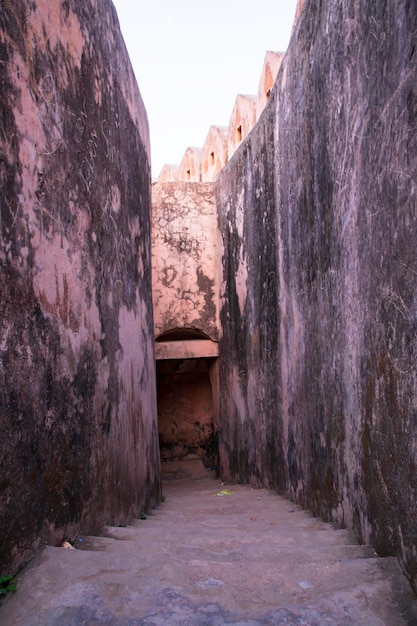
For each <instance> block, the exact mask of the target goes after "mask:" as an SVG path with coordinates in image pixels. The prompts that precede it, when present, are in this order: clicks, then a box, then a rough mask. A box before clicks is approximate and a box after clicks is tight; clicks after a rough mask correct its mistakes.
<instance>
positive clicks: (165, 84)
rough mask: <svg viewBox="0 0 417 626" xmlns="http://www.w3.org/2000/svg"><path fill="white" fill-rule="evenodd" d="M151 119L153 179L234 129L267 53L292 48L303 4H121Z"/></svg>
mask: <svg viewBox="0 0 417 626" xmlns="http://www.w3.org/2000/svg"><path fill="white" fill-rule="evenodd" d="M113 3H114V5H115V7H116V10H117V13H118V16H119V21H120V25H121V29H122V33H123V36H124V39H125V42H126V46H127V49H128V51H129V55H130V59H131V62H132V65H133V69H134V71H135V75H136V79H137V81H138V84H139V89H140V92H141V94H142V98H143V101H144V103H145V107H146V110H147V113H148V118H149V124H150V133H151V151H152V176H153V177H154V178H156V177H158V175H159V173H160V171H161V168H162V166H163V165H164V164H165V163H173V164H179V163H180V161H181V159H182V157H183V155H184V152H185V150H186V148H187V147H188V146H192V147H200V148H201V147H202V146H203V144H204V141H205V139H206V136H207V133H208V130H209V127H210V126H211V125H219V126H228V125H229V119H230V115H231V112H232V108H233V105H234V102H235V99H236V96H237V95H238V94H239V93H241V94H256V92H257V90H258V83H259V79H260V75H261V70H262V65H263V62H264V57H265V52H266V51H267V50H275V51H277V52H283V51H285V50H286V48H287V46H288V42H289V38H290V34H291V27H292V24H293V19H294V15H295V7H296V4H297V0H210V1H209V0H113Z"/></svg>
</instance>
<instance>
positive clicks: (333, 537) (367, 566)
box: [0, 461, 417, 626]
mask: <svg viewBox="0 0 417 626" xmlns="http://www.w3.org/2000/svg"><path fill="white" fill-rule="evenodd" d="M163 475H164V478H165V482H164V494H165V497H166V501H165V502H164V503H163V504H161V506H160V507H159V508H158V509H157V510H156V511H154V512H153V513H152V514H151V515H148V516H147V518H146V519H144V520H137V521H135V523H134V524H133V525H132V526H128V527H123V528H119V527H117V528H116V527H106V529H105V531H104V536H101V537H84V538H82V539H83V541H79V542H77V547H78V549H76V550H71V549H63V548H53V547H47V548H46V549H45V550H44V551H43V552H42V553H41V554H40V555H38V556H37V557H36V558H35V559H34V560H33V562H32V563H31V565H30V566H29V567H28V568H27V569H26V570H25V572H24V573H23V574H22V575H21V576H19V580H18V590H17V591H16V592H15V593H14V594H13V595H11V596H10V597H8V598H6V600H5V601H4V602H3V604H2V605H1V607H0V624H1V625H2V626H12V625H13V626H49V625H51V626H72V625H74V626H75V625H79V624H83V625H89V626H90V625H91V626H92V625H96V624H103V625H106V626H139V625H141V626H165V625H169V626H176V625H181V626H195V625H201V626H203V625H207V626H209V625H210V626H223V625H224V626H225V625H232V624H233V625H234V626H260V625H265V626H267V625H268V626H273V625H274V626H275V625H281V624H305V625H310V626H323V625H334V626H336V625H337V626H345V625H346V626H347V625H350V626H352V625H358V624H364V625H366V626H382V625H387V626H388V625H389V626H401V625H405V624H409V625H410V624H414V625H415V624H417V601H416V598H415V596H414V595H413V594H412V593H411V591H410V589H409V586H408V583H407V581H406V579H405V578H404V576H403V575H402V574H401V572H400V570H399V567H398V565H397V562H396V560H395V559H393V558H378V557H376V555H375V554H374V551H373V549H372V548H371V547H369V546H359V545H356V544H355V542H354V541H353V540H352V538H351V536H350V535H349V533H348V532H347V531H345V530H335V529H334V528H333V527H332V525H330V524H326V523H324V522H322V521H320V520H319V519H316V518H313V517H312V516H311V515H310V514H309V513H308V512H305V511H301V510H300V509H299V508H298V507H297V506H294V505H292V504H291V503H290V502H288V501H287V500H285V499H282V498H281V497H279V496H277V495H276V494H274V493H272V492H269V491H266V490H254V489H251V488H250V487H246V486H236V485H234V486H229V485H228V486H225V485H221V484H220V483H219V481H216V480H213V479H210V477H209V476H208V474H207V471H206V470H205V469H204V468H203V466H202V465H201V464H199V462H197V461H187V462H184V463H182V464H176V465H175V464H173V465H171V466H169V467H167V468H165V470H164V474H163ZM224 490H226V492H225V493H224V495H218V493H221V492H222V491H224ZM230 492H231V493H230Z"/></svg>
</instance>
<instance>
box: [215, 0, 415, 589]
mask: <svg viewBox="0 0 417 626" xmlns="http://www.w3.org/2000/svg"><path fill="white" fill-rule="evenodd" d="M299 5H300V7H299V8H300V15H299V18H298V21H297V22H296V24H295V27H294V30H293V35H292V40H291V44H290V47H289V49H288V51H287V53H286V55H285V58H284V60H283V62H282V65H281V68H280V71H279V74H278V80H277V83H276V84H275V87H274V89H273V90H272V93H271V97H270V99H269V102H268V104H267V106H266V109H265V111H264V113H263V114H262V116H261V118H260V120H259V122H258V124H257V125H256V126H255V128H254V129H253V130H252V132H251V133H250V134H249V136H248V138H247V139H246V140H245V141H244V142H242V145H241V146H240V147H239V149H238V150H237V152H236V153H235V154H234V156H233V157H232V159H231V160H229V162H228V163H227V164H226V166H225V167H224V168H223V170H222V171H221V172H220V174H219V176H218V179H217V183H216V194H217V205H218V210H219V231H220V234H221V237H222V247H223V250H222V252H221V258H222V277H221V283H222V284H223V285H224V289H223V291H222V300H221V308H220V319H221V328H222V335H221V338H220V358H219V362H220V377H219V380H220V415H221V421H220V424H219V445H220V458H221V467H222V472H223V476H224V478H225V479H226V480H230V481H234V480H239V481H242V482H250V483H253V484H255V485H259V484H261V485H268V486H270V487H273V488H278V489H279V490H280V491H281V492H286V493H288V494H289V495H291V496H292V497H294V498H295V499H296V501H298V502H300V503H301V504H303V505H304V506H306V507H310V508H311V509H312V510H313V512H314V513H315V514H318V515H322V516H323V517H324V518H325V519H327V520H335V521H337V522H338V523H339V524H341V525H345V526H347V527H349V528H353V530H354V531H355V532H356V534H357V536H358V538H359V539H360V540H361V541H363V542H365V543H372V544H373V545H374V546H375V548H376V550H377V551H378V552H379V553H380V554H394V555H396V556H398V557H399V558H400V560H401V561H402V563H403V565H404V566H405V568H406V571H407V573H408V576H409V577H410V579H411V580H412V581H413V582H414V585H416V584H417V558H416V553H415V545H416V540H417V536H416V526H415V519H416V515H417V499H416V484H417V483H416V475H417V472H416V470H417V447H416V441H417V431H416V428H417V427H416V420H415V407H416V405H417V394H416V389H417V385H416V382H417V381H416V369H415V366H414V364H415V359H416V349H417V338H416V333H415V307H416V301H417V290H416V281H415V277H416V275H417V260H416V255H415V242H416V236H417V232H416V228H417V221H416V208H417V207H416V184H415V180H416V160H415V154H416V150H415V140H416V115H417V109H416V106H415V103H416V101H417V97H416V96H417V94H416V81H415V77H416V75H417V55H416V54H415V24H416V23H417V7H416V5H415V4H414V3H407V2H402V1H400V0H396V1H394V2H391V3H389V5H387V4H381V5H379V4H378V5H376V4H375V3H374V4H372V3H363V2H359V1H355V2H352V3H349V6H347V5H346V6H345V5H342V4H340V3H321V4H320V3H319V4H317V3H314V2H308V1H307V0H306V2H305V3H302V2H300V3H299Z"/></svg>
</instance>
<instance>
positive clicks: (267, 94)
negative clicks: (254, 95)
mask: <svg viewBox="0 0 417 626" xmlns="http://www.w3.org/2000/svg"><path fill="white" fill-rule="evenodd" d="M265 95H266V97H267V98H269V96H270V95H271V90H270V89H267V90H266V94H265Z"/></svg>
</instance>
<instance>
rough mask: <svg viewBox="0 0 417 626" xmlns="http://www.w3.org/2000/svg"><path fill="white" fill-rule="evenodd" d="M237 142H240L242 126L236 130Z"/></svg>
mask: <svg viewBox="0 0 417 626" xmlns="http://www.w3.org/2000/svg"><path fill="white" fill-rule="evenodd" d="M236 134H237V140H238V141H242V126H238V127H237V128H236Z"/></svg>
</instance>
